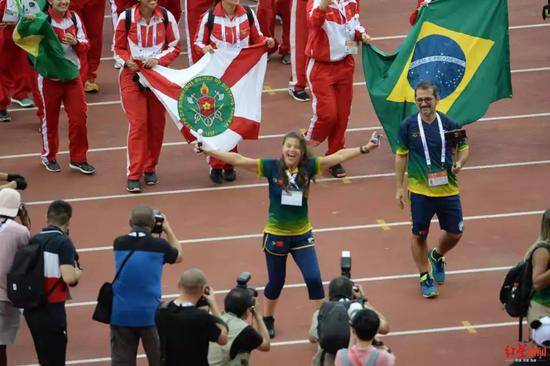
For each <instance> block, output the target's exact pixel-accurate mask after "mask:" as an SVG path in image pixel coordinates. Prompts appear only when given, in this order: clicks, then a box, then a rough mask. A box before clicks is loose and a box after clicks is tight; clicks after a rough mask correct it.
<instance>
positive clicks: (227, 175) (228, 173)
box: [223, 168, 237, 182]
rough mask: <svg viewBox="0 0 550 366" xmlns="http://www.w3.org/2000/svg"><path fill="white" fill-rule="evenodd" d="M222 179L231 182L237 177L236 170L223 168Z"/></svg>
mask: <svg viewBox="0 0 550 366" xmlns="http://www.w3.org/2000/svg"><path fill="white" fill-rule="evenodd" d="M223 179H225V180H226V181H228V182H233V181H234V180H235V179H237V172H236V171H235V169H233V168H231V169H224V170H223Z"/></svg>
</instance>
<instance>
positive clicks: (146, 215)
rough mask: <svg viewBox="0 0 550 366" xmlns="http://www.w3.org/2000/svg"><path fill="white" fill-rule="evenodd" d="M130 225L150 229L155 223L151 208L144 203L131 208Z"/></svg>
mask: <svg viewBox="0 0 550 366" xmlns="http://www.w3.org/2000/svg"><path fill="white" fill-rule="evenodd" d="M130 225H132V226H139V227H141V228H144V229H149V230H151V229H152V228H153V226H154V225H155V215H154V213H153V209H152V208H151V207H149V206H146V205H139V206H136V207H134V208H133V209H132V216H131V217H130Z"/></svg>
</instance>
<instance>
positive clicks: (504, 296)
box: [499, 243, 550, 340]
mask: <svg viewBox="0 0 550 366" xmlns="http://www.w3.org/2000/svg"><path fill="white" fill-rule="evenodd" d="M538 248H546V249H547V250H548V251H550V245H549V244H546V243H539V244H537V246H536V247H535V248H534V249H533V250H532V251H531V253H530V254H529V257H528V258H527V259H526V260H522V261H520V262H519V263H518V264H516V265H515V266H514V267H512V268H511V269H510V270H509V271H508V273H507V274H506V277H505V278H504V282H503V283H502V286H501V288H500V294H499V298H500V302H501V303H502V304H503V305H504V309H505V310H506V312H507V313H508V315H510V316H511V317H514V318H519V338H520V340H521V338H522V321H523V318H524V317H525V316H527V310H528V309H529V302H530V300H531V295H532V292H533V264H532V263H531V260H532V258H533V253H534V252H535V251H536V250H537V249H538Z"/></svg>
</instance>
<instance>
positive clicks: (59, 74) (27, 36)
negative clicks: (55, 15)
mask: <svg viewBox="0 0 550 366" xmlns="http://www.w3.org/2000/svg"><path fill="white" fill-rule="evenodd" d="M27 3H28V1H26V2H22V1H18V2H17V5H18V8H19V14H20V20H19V22H18V23H17V25H16V27H15V30H14V31H13V40H14V42H15V44H16V45H18V46H19V47H21V48H22V49H23V50H25V52H26V53H27V54H28V55H29V59H30V60H31V62H32V64H33V66H34V68H35V70H36V71H37V72H38V73H39V74H40V75H42V76H43V77H46V78H48V79H55V80H60V81H68V80H74V79H76V78H77V77H78V73H79V69H78V65H75V64H74V63H73V62H71V61H69V60H68V59H66V58H65V53H64V51H63V47H62V46H61V42H60V41H59V39H58V38H57V35H56V34H55V32H54V30H53V29H52V26H51V24H50V22H49V21H48V16H47V15H46V14H45V13H44V12H42V11H34V12H32V14H33V16H34V19H27V18H25V17H24V16H22V15H23V14H28V11H27V5H28V4H27ZM32 3H34V4H35V6H36V8H38V9H43V8H44V0H33V1H32Z"/></svg>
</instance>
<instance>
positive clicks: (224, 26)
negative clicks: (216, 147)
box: [194, 2, 265, 169]
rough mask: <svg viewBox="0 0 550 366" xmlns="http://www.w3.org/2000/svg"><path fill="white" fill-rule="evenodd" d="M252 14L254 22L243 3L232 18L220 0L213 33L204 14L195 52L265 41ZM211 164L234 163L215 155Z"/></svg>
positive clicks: (229, 166) (236, 148)
mask: <svg viewBox="0 0 550 366" xmlns="http://www.w3.org/2000/svg"><path fill="white" fill-rule="evenodd" d="M252 14H253V15H254V24H249V22H248V16H247V15H246V9H245V8H244V7H243V6H242V5H237V7H236V8H235V15H234V16H233V18H232V19H231V18H229V16H227V15H226V14H225V11H224V10H223V8H222V3H221V2H219V3H218V4H217V5H216V6H215V7H214V24H213V25H212V32H211V33H209V32H208V27H207V26H206V23H207V22H208V11H207V12H205V13H204V14H203V16H202V19H201V21H200V23H199V28H198V30H197V34H196V36H195V42H194V48H195V52H197V53H199V54H201V55H202V54H203V52H202V49H203V48H204V47H205V46H207V45H210V46H212V47H214V48H216V49H218V48H243V47H248V46H250V45H253V44H258V43H263V42H265V37H264V36H263V34H262V32H260V26H259V25H258V19H257V18H256V15H255V14H254V12H252ZM237 150H238V146H235V148H234V149H233V150H231V151H233V152H236V151H237ZM209 164H210V167H212V168H213V169H232V168H233V166H232V165H230V164H227V163H224V162H223V161H221V160H218V159H216V158H213V157H210V158H209Z"/></svg>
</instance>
